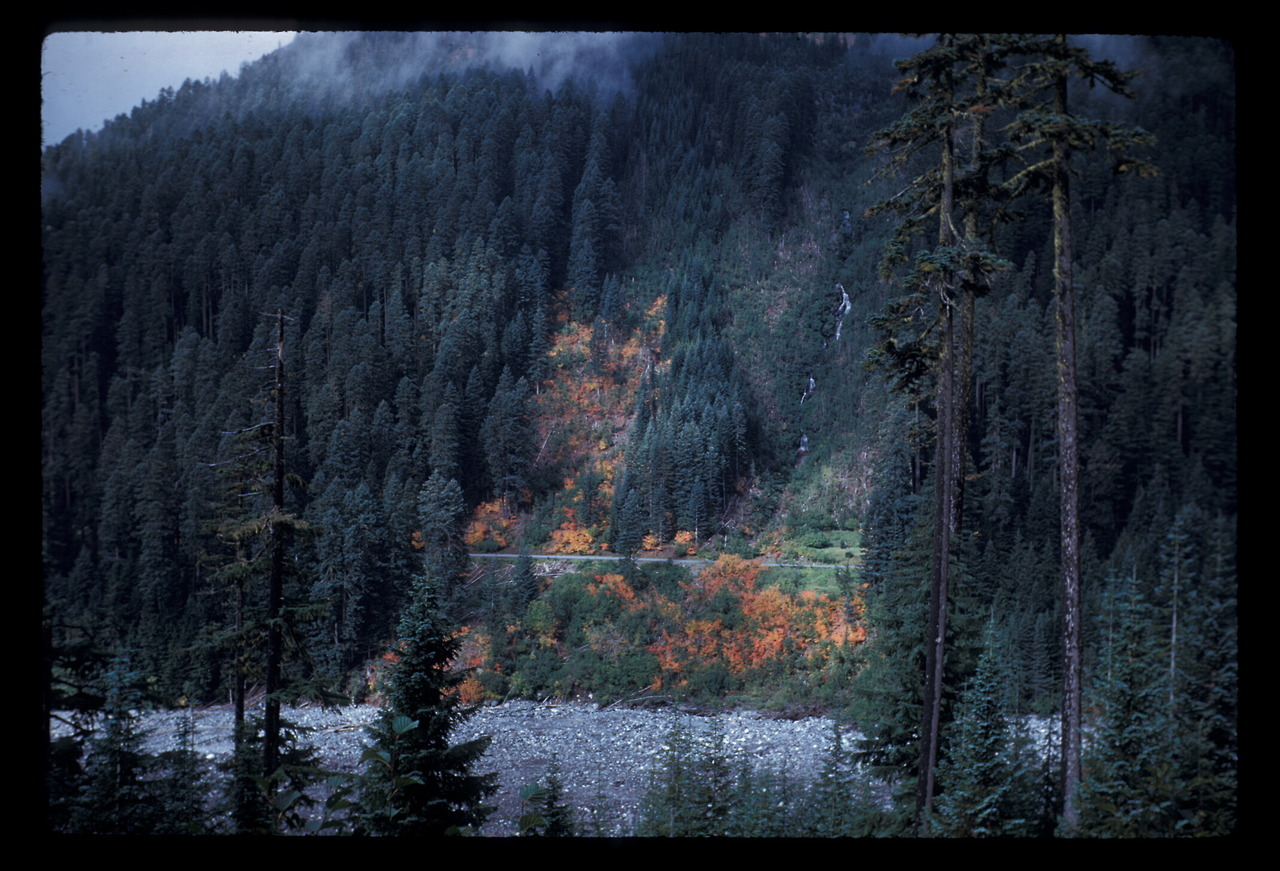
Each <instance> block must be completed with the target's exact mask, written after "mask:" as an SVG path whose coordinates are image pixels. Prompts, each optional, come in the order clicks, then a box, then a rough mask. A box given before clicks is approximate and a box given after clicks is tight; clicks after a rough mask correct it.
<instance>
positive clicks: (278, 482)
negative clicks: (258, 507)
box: [262, 311, 285, 777]
mask: <svg viewBox="0 0 1280 871" xmlns="http://www.w3.org/2000/svg"><path fill="white" fill-rule="evenodd" d="M276 318H277V321H278V324H279V327H278V329H279V333H278V335H277V340H276V387H275V393H276V395H275V400H276V403H275V404H276V408H275V426H274V427H273V429H272V436H271V439H272V448H273V450H274V453H275V469H274V474H273V480H272V490H271V497H272V499H271V501H272V512H273V515H274V520H273V521H272V524H271V579H270V588H269V590H268V594H267V707H266V715H265V723H264V729H265V732H266V737H265V738H264V740H263V743H262V765H263V774H264V775H265V776H266V777H270V776H271V775H272V773H273V772H274V771H275V770H276V768H277V767H278V766H279V763H280V697H279V692H280V661H281V659H283V657H284V636H283V632H282V631H281V627H280V611H281V604H282V601H283V599H284V532H285V530H284V526H283V524H282V523H281V520H282V518H283V515H284V312H283V311H281V312H278V313H277V314H276Z"/></svg>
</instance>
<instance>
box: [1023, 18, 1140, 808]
mask: <svg viewBox="0 0 1280 871" xmlns="http://www.w3.org/2000/svg"><path fill="white" fill-rule="evenodd" d="M1018 50H1019V51H1020V52H1030V53H1032V54H1033V60H1032V61H1031V62H1030V63H1029V64H1027V65H1026V67H1025V68H1024V69H1023V70H1022V71H1021V74H1020V80H1021V82H1022V83H1023V85H1024V87H1025V88H1026V90H1027V91H1028V92H1029V97H1030V95H1031V94H1034V93H1035V92H1036V91H1037V90H1041V89H1043V90H1047V91H1048V92H1049V97H1048V98H1047V99H1046V100H1043V101H1041V102H1038V103H1033V104H1032V106H1031V107H1030V108H1027V109H1024V110H1023V111H1022V112H1021V113H1020V114H1019V116H1018V118H1017V119H1016V120H1015V122H1014V123H1013V124H1011V125H1010V127H1009V136H1010V138H1011V139H1013V140H1014V141H1015V142H1020V143H1021V145H1020V148H1021V149H1022V150H1023V151H1024V152H1030V153H1032V154H1034V149H1036V148H1040V149H1043V148H1044V147H1045V146H1047V147H1048V154H1047V156H1044V157H1043V158H1042V159H1041V160H1038V161H1028V164H1029V165H1028V166H1027V167H1026V168H1025V169H1023V170H1021V171H1019V172H1018V173H1017V174H1016V175H1014V176H1013V177H1012V178H1011V179H1010V180H1009V181H1008V182H1006V184H1005V186H1006V188H1008V189H1009V190H1010V191H1011V192H1012V193H1013V194H1014V195H1015V196H1016V195H1018V194H1020V193H1022V192H1023V191H1025V190H1028V189H1029V188H1031V187H1032V186H1034V185H1039V186H1041V187H1047V188H1048V189H1049V192H1050V200H1051V203H1052V207H1053V254H1054V261H1053V276H1054V291H1053V293H1054V299H1055V301H1056V305H1057V308H1056V311H1055V324H1056V331H1055V346H1056V349H1057V359H1056V369H1057V385H1058V409H1057V411H1058V463H1059V467H1060V468H1059V477H1060V480H1059V493H1060V504H1059V522H1060V557H1061V561H1062V591H1063V593H1062V595H1063V630H1062V637H1063V650H1064V652H1063V690H1062V748H1063V752H1062V764H1063V780H1064V802H1065V803H1064V807H1063V816H1064V818H1065V819H1066V821H1067V825H1068V826H1074V825H1075V824H1076V823H1077V821H1078V815H1077V812H1076V807H1075V793H1076V788H1077V786H1078V784H1079V783H1080V778H1081V768H1080V764H1081V763H1080V758H1081V743H1082V738H1081V729H1082V722H1081V695H1082V691H1083V687H1082V683H1083V678H1082V673H1083V641H1082V620H1083V609H1082V605H1081V600H1080V597H1081V593H1080V584H1081V578H1080V492H1079V487H1080V484H1079V481H1080V447H1079V441H1080V434H1079V420H1078V416H1079V412H1078V407H1079V386H1078V380H1077V374H1076V315H1075V279H1074V260H1075V240H1074V235H1073V229H1072V218H1071V204H1072V200H1071V188H1070V185H1071V155H1072V152H1073V151H1082V150H1089V151H1091V150H1093V148H1095V147H1096V146H1097V144H1098V143H1099V142H1101V141H1105V142H1106V144H1107V147H1108V149H1109V150H1110V151H1111V152H1112V154H1113V155H1114V156H1115V158H1116V166H1115V169H1116V171H1117V172H1128V171H1136V172H1137V173H1140V174H1143V175H1150V174H1153V173H1154V169H1153V168H1152V167H1151V166H1150V165H1149V164H1147V163H1146V162H1144V161H1140V160H1135V159H1133V158H1132V157H1131V156H1130V151H1131V149H1133V148H1134V147H1136V146H1141V145H1147V144H1150V141H1151V139H1150V137H1149V136H1148V135H1147V134H1146V133H1145V132H1143V131H1141V130H1137V129H1131V128H1128V127H1124V126H1121V125H1115V124H1104V123H1101V122H1098V121H1092V120H1089V119H1085V118H1081V117H1079V116H1078V115H1072V114H1071V111H1070V106H1069V103H1068V97H1069V93H1068V85H1069V82H1070V80H1071V78H1072V77H1079V78H1083V79H1086V80H1087V81H1088V82H1089V84H1090V86H1093V85H1094V84H1095V83H1100V84H1102V85H1103V86H1104V87H1106V88H1108V89H1109V90H1111V91H1113V92H1115V93H1117V94H1121V95H1124V96H1130V94H1129V91H1128V82H1129V80H1130V79H1132V78H1133V74H1132V73H1124V72H1121V71H1120V69H1119V68H1118V67H1116V65H1115V64H1113V63H1111V62H1109V61H1095V60H1094V59H1093V58H1092V57H1090V56H1089V53H1088V52H1087V51H1085V50H1084V49H1082V48H1079V47H1076V46H1072V45H1070V44H1069V43H1068V42H1067V38H1066V36H1065V35H1064V34H1058V35H1057V36H1054V37H1051V38H1046V39H1038V40H1037V39H1033V40H1029V41H1027V42H1025V43H1021V44H1019V45H1018ZM1028 102H1031V101H1030V99H1028Z"/></svg>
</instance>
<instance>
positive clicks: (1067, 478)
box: [1053, 37, 1082, 828]
mask: <svg viewBox="0 0 1280 871" xmlns="http://www.w3.org/2000/svg"><path fill="white" fill-rule="evenodd" d="M1059 40H1060V41H1061V42H1062V43H1063V44H1064V45H1065V42H1066V40H1065V37H1059ZM1055 91H1056V96H1055V108H1056V110H1057V112H1058V113H1059V114H1060V115H1064V116H1065V115H1066V114H1067V75H1066V72H1065V71H1063V72H1062V73H1061V74H1059V76H1058V79H1057V82H1056V83H1055ZM1070 163H1071V151H1070V149H1069V148H1068V146H1067V144H1066V142H1064V141H1063V140H1062V139H1061V138H1059V139H1056V140H1055V141H1054V143H1053V165H1054V182H1053V254H1054V264H1053V275H1054V296H1055V298H1056V299H1057V303H1058V305H1057V317H1056V325H1057V337H1056V346H1057V374H1058V464H1059V467H1060V468H1061V479H1060V481H1061V505H1060V511H1061V551H1062V612H1063V625H1062V646H1063V660H1062V666H1063V667H1062V671H1063V681H1062V787H1063V796H1064V798H1063V807H1062V814H1063V817H1064V819H1065V820H1066V823H1067V825H1068V826H1069V827H1071V828H1075V827H1076V826H1077V825H1078V824H1079V810H1078V808H1077V806H1076V792H1077V790H1078V787H1079V784H1080V774H1081V767H1080V758H1081V672H1082V664H1081V627H1080V620H1081V614H1080V525H1079V524H1080V493H1079V480H1080V448H1079V431H1078V424H1077V416H1078V412H1077V386H1076V344H1075V341H1076V326H1075V288H1074V284H1073V275H1072V265H1071V261H1072V258H1073V257H1074V254H1075V250H1074V249H1075V245H1074V242H1073V240H1072V235H1071V195H1070V188H1069V182H1070Z"/></svg>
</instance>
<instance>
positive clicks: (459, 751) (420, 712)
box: [359, 569, 497, 836]
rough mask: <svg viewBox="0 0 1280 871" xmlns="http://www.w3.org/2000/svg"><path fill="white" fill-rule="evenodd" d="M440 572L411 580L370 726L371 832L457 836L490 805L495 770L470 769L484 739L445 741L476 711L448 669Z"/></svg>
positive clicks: (366, 822) (364, 806)
mask: <svg viewBox="0 0 1280 871" xmlns="http://www.w3.org/2000/svg"><path fill="white" fill-rule="evenodd" d="M438 574H439V570H438V569H437V570H432V571H431V572H430V573H429V574H428V576H426V577H423V578H418V579H415V581H414V585H413V598H412V600H411V601H410V604H409V607H408V609H407V610H406V611H405V613H404V616H403V617H402V618H401V620H400V626H399V629H398V630H397V637H398V642H397V647H396V650H395V654H396V661H395V663H394V665H393V666H392V667H391V669H390V673H389V675H388V677H387V679H386V686H385V697H386V703H385V704H384V706H383V708H382V710H381V711H380V712H379V715H378V720H377V722H376V723H375V724H374V725H372V726H370V727H369V737H370V738H371V739H372V742H373V743H372V746H371V747H370V748H369V749H368V750H367V751H366V753H365V764H366V775H365V781H364V784H363V787H362V791H361V796H360V799H361V811H360V814H359V817H360V819H359V826H360V829H361V830H362V831H365V832H367V833H369V834H374V835H427V836H438V835H446V834H460V833H462V832H464V831H467V830H475V829H477V828H479V827H480V825H482V824H483V823H484V821H485V819H487V818H488V816H489V814H490V813H491V812H492V810H493V808H491V807H489V806H487V805H485V804H484V802H485V799H487V798H488V797H489V796H490V795H492V794H493V793H494V792H495V791H496V788H497V787H496V784H495V781H496V778H497V775H496V774H477V773H475V768H476V766H477V765H478V764H479V762H480V759H481V757H482V756H483V755H484V752H485V749H486V748H487V747H488V746H489V739H488V738H476V739H473V740H471V741H466V742H463V743H461V744H451V743H450V737H451V736H452V734H453V732H454V730H456V729H457V727H458V726H459V725H461V724H462V723H463V722H464V721H465V720H466V719H467V718H468V717H470V716H471V714H472V713H473V710H474V709H471V708H467V707H464V706H463V705H462V703H461V702H459V700H458V697H457V695H456V694H454V693H453V692H452V689H453V688H454V687H456V686H457V685H458V684H459V683H460V682H461V680H462V676H461V675H458V674H452V673H450V672H449V665H450V663H451V662H452V661H453V658H454V656H455V654H456V653H457V651H458V644H459V642H458V638H457V636H456V634H455V633H454V631H453V629H452V627H451V626H449V624H448V623H447V621H446V620H445V619H444V617H443V616H442V614H441V612H440V607H439V597H438V594H437V592H436V589H437V586H438V585H439V583H440V581H439V579H438V578H437V577H435V575H438Z"/></svg>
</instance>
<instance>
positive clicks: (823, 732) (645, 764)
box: [144, 701, 855, 837]
mask: <svg viewBox="0 0 1280 871" xmlns="http://www.w3.org/2000/svg"><path fill="white" fill-rule="evenodd" d="M377 710H378V709H377V708H375V707H370V706H363V705H356V706H350V707H343V708H329V709H325V708H321V707H303V708H290V709H288V710H287V711H286V712H284V716H285V718H286V719H288V720H290V721H291V722H294V723H297V724H298V725H300V726H305V727H307V728H308V729H310V730H311V731H310V733H309V735H308V738H307V741H308V743H309V744H311V745H312V746H313V747H315V748H316V750H317V755H318V756H319V758H320V760H321V762H322V764H323V765H324V766H325V767H326V768H328V769H330V770H338V771H356V770H358V768H359V766H360V756H361V754H362V753H363V750H364V742H365V741H366V736H365V731H364V727H365V726H367V725H368V724H369V723H371V722H372V721H373V719H374V717H375V716H376V714H377ZM192 715H193V717H194V724H195V748H196V750H197V752H199V753H200V754H201V755H202V756H203V757H204V758H205V759H206V760H207V761H208V762H209V763H210V765H212V764H213V763H215V762H218V761H221V760H224V759H226V758H228V757H229V756H230V755H231V749H232V743H231V723H232V711H231V708H230V706H215V707H208V708H200V709H196V710H194V711H193V712H192ZM183 716H184V714H183V713H181V712H176V711H172V712H155V713H150V714H148V715H147V716H146V719H145V721H144V722H145V728H146V730H147V732H148V742H149V744H148V749H149V750H150V751H151V752H159V751H162V750H166V749H172V748H173V747H174V744H175V732H176V729H177V726H178V724H179V722H180V721H181V718H182V717H183ZM717 723H718V727H719V729H720V731H721V732H722V734H723V736H724V744H725V749H726V751H727V752H728V754H729V756H730V758H731V759H733V760H735V761H736V760H742V759H747V760H750V761H751V762H752V763H753V765H755V766H757V767H759V768H769V769H772V770H775V771H782V772H786V773H787V774H789V775H790V776H792V777H794V778H795V779H797V780H799V781H809V780H811V779H812V778H814V777H816V776H817V774H818V772H819V771H820V770H821V766H822V761H823V755H824V752H825V750H826V748H827V747H828V746H829V744H830V742H831V736H832V725H833V724H832V721H831V720H829V719H827V718H824V717H806V718H803V719H795V720H790V719H777V718H772V717H767V716H763V715H761V714H757V713H754V712H750V711H738V712H733V713H725V714H720V715H717V716H714V717H710V716H699V715H695V714H690V713H684V712H680V711H677V710H674V709H671V708H663V709H657V710H642V709H636V708H623V707H610V708H605V709H603V710H601V709H599V707H598V706H597V705H595V704H590V703H563V704H548V703H537V702H528V701H513V702H506V703H504V704H501V705H491V706H486V707H482V708H480V709H479V710H478V711H477V712H476V714H475V716H474V717H472V718H471V719H470V720H469V721H468V722H467V723H465V724H464V725H463V726H462V727H460V728H459V729H458V731H457V732H456V733H455V734H454V736H453V740H454V741H455V742H460V741H464V740H468V739H470V738H473V737H476V736H479V735H488V736H490V738H491V739H492V742H491V744H490V746H489V751H488V752H487V753H486V754H485V756H484V757H483V759H482V761H481V764H480V766H479V769H478V770H479V771H482V772H487V771H496V772H497V773H498V781H499V791H498V793H497V795H495V796H494V797H493V798H492V799H491V802H492V803H493V804H495V805H497V808H498V810H497V811H496V812H495V813H494V814H493V816H492V817H491V818H490V819H489V821H488V823H486V824H485V827H484V829H483V830H482V831H481V832H480V834H482V835H486V836H491V837H502V836H508V835H514V834H515V833H516V831H517V828H518V825H517V822H516V821H517V820H518V819H519V817H520V815H521V808H520V795H519V793H520V787H521V786H524V785H525V784H528V783H533V782H536V781H539V780H544V779H545V776H546V774H547V769H548V767H549V766H550V765H551V763H552V760H553V758H554V759H555V760H557V761H558V762H559V766H560V773H561V779H562V781H563V782H564V785H565V788H566V801H567V803H568V804H570V805H571V806H572V807H573V808H574V809H575V810H576V813H577V817H578V822H579V823H580V824H581V825H583V826H585V827H586V828H587V829H588V830H591V827H592V820H593V818H594V819H599V820H600V821H601V827H602V828H603V831H602V832H601V833H602V834H606V835H622V834H628V833H630V832H632V831H634V829H635V826H636V823H637V822H638V819H639V810H640V803H641V799H642V798H643V796H644V793H645V789H646V787H647V786H648V784H649V778H650V774H651V773H652V772H654V771H657V770H660V768H661V765H662V761H663V754H664V751H665V749H666V747H667V739H668V738H669V737H670V735H671V733H672V730H673V729H674V728H675V727H677V726H679V727H681V728H682V729H683V730H684V731H685V732H686V733H687V734H689V736H690V737H691V739H692V740H694V741H697V742H701V743H703V744H704V745H705V746H708V747H709V746H710V743H711V740H712V736H713V735H714V732H713V730H714V729H715V728H716V724H717ZM843 734H844V739H845V741H846V746H848V742H849V741H850V740H852V739H853V738H854V737H855V736H854V734H853V733H851V732H847V731H846V732H844V733H843Z"/></svg>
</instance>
